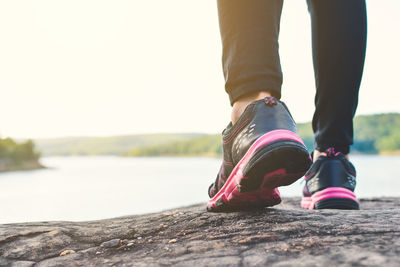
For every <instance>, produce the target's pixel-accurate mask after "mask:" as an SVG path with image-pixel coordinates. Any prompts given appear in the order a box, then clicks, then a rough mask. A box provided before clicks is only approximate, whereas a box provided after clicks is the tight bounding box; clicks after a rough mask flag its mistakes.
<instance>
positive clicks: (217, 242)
mask: <svg viewBox="0 0 400 267" xmlns="http://www.w3.org/2000/svg"><path fill="white" fill-rule="evenodd" d="M298 203H299V199H296V198H291V199H286V200H284V202H283V203H282V204H280V205H278V206H276V207H274V208H268V209H263V210H256V211H247V212H232V213H208V212H206V211H205V204H201V205H195V206H190V207H184V208H179V209H175V210H169V211H165V212H161V213H154V214H147V215H138V216H127V217H120V218H113V219H106V220H99V221H90V222H40V223H19V224H4V225H0V266H163V265H174V266H265V265H269V266H291V265H296V266H326V265H328V264H329V265H331V266H336V265H345V266H352V265H356V266H364V265H365V266H378V265H380V266H400V209H399V204H400V199H399V198H379V199H362V200H361V201H360V204H361V210H360V211H343V210H322V211H309V210H303V209H301V208H299V205H298Z"/></svg>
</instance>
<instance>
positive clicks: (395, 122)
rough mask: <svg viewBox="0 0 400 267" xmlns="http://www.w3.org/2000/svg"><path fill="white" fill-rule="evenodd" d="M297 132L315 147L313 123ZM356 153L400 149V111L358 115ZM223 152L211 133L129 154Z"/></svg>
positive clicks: (198, 154)
mask: <svg viewBox="0 0 400 267" xmlns="http://www.w3.org/2000/svg"><path fill="white" fill-rule="evenodd" d="M297 128H298V133H299V135H300V136H301V138H302V139H303V141H304V143H305V144H306V146H307V148H308V149H309V150H310V151H312V150H313V147H314V135H313V131H312V127H311V123H299V124H298V125H297ZM354 136H355V140H354V145H353V146H352V151H353V152H356V153H385V154H393V153H399V151H400V114H398V113H387V114H377V115H362V116H357V117H356V118H355V120H354ZM221 153H222V146H221V136H220V135H219V134H218V135H209V136H202V137H199V138H195V139H192V140H184V141H179V142H173V143H169V144H164V145H151V146H148V147H141V148H135V149H133V150H132V151H131V152H130V153H129V154H128V155H130V156H219V155H221Z"/></svg>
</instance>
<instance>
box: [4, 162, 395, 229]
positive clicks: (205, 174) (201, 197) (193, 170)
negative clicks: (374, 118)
mask: <svg viewBox="0 0 400 267" xmlns="http://www.w3.org/2000/svg"><path fill="white" fill-rule="evenodd" d="M352 161H353V163H354V164H355V165H356V168H357V171H358V174H357V176H358V186H357V189H356V193H357V195H358V196H359V197H379V196H400V172H399V169H400V157H398V156H372V155H354V156H352ZM220 162H221V161H220V160H219V159H214V158H120V157H47V158H43V159H42V163H43V164H44V165H45V166H47V167H49V169H44V170H36V171H24V172H10V173H2V174H0V223H13V222H27V221H49V220H70V221H83V220H95V219H103V218H109V217H116V216H122V215H131V214H142V213H148V212H156V211H161V210H165V209H170V208H175V207H180V206H185V205H190V204H195V203H199V202H206V201H207V199H208V195H207V189H208V186H209V185H210V183H211V182H213V181H214V178H215V176H216V172H217V170H218V168H219V166H220ZM301 190H302V184H301V183H300V181H298V182H296V183H295V184H293V185H291V186H288V187H284V188H281V189H280V191H281V193H282V196H283V197H285V196H286V197H290V196H300V193H301Z"/></svg>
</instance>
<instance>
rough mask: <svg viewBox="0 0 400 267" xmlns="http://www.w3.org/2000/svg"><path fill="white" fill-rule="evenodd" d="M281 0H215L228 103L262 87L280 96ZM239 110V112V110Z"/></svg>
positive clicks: (254, 93)
mask: <svg viewBox="0 0 400 267" xmlns="http://www.w3.org/2000/svg"><path fill="white" fill-rule="evenodd" d="M282 2H283V0H269V1H265V0H251V1H244V0H218V15H219V23H220V31H221V39H222V46H223V55H222V63H223V70H224V76H225V81H226V84H225V90H226V92H227V93H228V94H229V97H230V101H231V104H232V105H234V103H235V102H237V101H238V100H239V99H243V98H249V97H248V96H249V95H250V96H254V97H250V98H251V100H253V99H254V98H257V97H256V96H257V94H258V92H260V91H265V92H268V93H270V94H271V95H273V96H275V97H277V98H278V99H279V98H280V95H281V85H282V72H281V66H280V60H279V54H278V35H279V24H280V17H281V11H282ZM239 113H240V112H239Z"/></svg>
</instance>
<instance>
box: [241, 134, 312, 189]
mask: <svg viewBox="0 0 400 267" xmlns="http://www.w3.org/2000/svg"><path fill="white" fill-rule="evenodd" d="M310 165H311V160H310V158H309V154H308V151H307V149H306V148H305V147H304V145H303V144H301V143H299V142H297V141H293V140H280V141H278V142H274V143H273V144H268V145H266V146H264V147H262V148H260V149H259V150H258V151H257V152H256V153H255V154H254V155H253V156H252V157H251V158H250V160H249V161H248V163H247V164H246V167H245V168H244V170H243V176H244V177H246V178H245V179H242V180H241V181H240V183H239V184H240V192H247V191H252V190H258V189H261V188H264V187H269V188H276V187H279V186H285V185H289V184H292V183H293V182H295V181H296V180H298V179H299V178H301V177H302V176H303V175H304V174H305V173H306V171H307V170H308V168H309V167H310Z"/></svg>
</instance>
